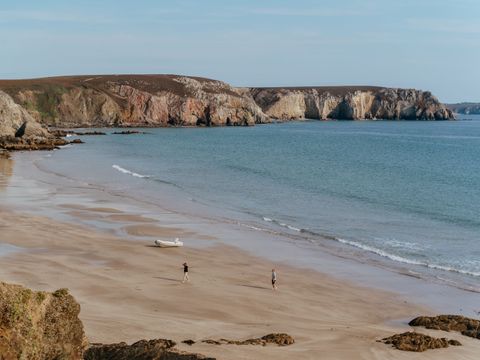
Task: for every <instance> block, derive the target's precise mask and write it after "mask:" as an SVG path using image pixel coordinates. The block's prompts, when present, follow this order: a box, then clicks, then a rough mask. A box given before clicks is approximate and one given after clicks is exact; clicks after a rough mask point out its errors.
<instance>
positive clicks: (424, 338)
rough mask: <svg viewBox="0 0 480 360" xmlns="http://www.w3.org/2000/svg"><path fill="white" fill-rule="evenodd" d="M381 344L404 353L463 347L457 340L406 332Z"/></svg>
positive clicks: (384, 340)
mask: <svg viewBox="0 0 480 360" xmlns="http://www.w3.org/2000/svg"><path fill="white" fill-rule="evenodd" d="M381 342H383V343H385V344H389V345H392V346H393V347H394V348H396V349H398V350H403V351H415V352H423V351H426V350H429V349H441V348H446V347H448V346H449V345H452V346H461V345H462V344H461V343H460V342H458V341H456V340H447V339H445V338H434V337H431V336H428V335H424V334H420V333H416V332H405V333H402V334H395V335H393V336H390V337H387V338H385V339H382V340H381Z"/></svg>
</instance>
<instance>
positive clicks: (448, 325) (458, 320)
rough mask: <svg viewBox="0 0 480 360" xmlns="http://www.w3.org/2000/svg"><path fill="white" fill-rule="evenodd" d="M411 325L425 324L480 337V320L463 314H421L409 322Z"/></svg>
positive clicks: (476, 337)
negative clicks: (431, 315)
mask: <svg viewBox="0 0 480 360" xmlns="http://www.w3.org/2000/svg"><path fill="white" fill-rule="evenodd" d="M408 325H410V326H423V327H425V328H427V329H433V330H443V331H458V332H460V333H461V334H462V335H465V336H469V337H472V338H475V339H480V321H479V320H475V319H470V318H467V317H464V316H461V315H439V316H433V317H429V316H420V317H417V318H415V319H413V320H412V321H410V322H409V323H408Z"/></svg>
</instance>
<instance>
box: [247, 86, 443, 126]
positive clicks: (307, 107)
mask: <svg viewBox="0 0 480 360" xmlns="http://www.w3.org/2000/svg"><path fill="white" fill-rule="evenodd" d="M250 94H251V96H252V98H253V100H254V101H255V102H256V103H257V104H258V105H259V106H260V107H261V108H262V110H263V111H264V113H265V114H266V115H267V116H269V117H272V118H278V119H302V118H309V119H322V120H325V119H344V120H361V119H388V120H448V119H453V113H452V112H451V111H450V110H449V109H447V108H446V107H445V106H444V105H443V104H441V103H440V102H439V101H438V99H437V98H436V97H435V96H433V95H432V94H431V93H430V92H428V91H421V90H415V89H393V88H381V87H369V86H360V87H312V88H253V89H250Z"/></svg>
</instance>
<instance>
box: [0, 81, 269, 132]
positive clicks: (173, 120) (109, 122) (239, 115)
mask: <svg viewBox="0 0 480 360" xmlns="http://www.w3.org/2000/svg"><path fill="white" fill-rule="evenodd" d="M0 88H2V89H4V90H5V91H6V92H8V93H9V94H10V95H11V96H12V97H13V98H14V99H15V100H16V102H17V103H18V104H20V105H21V106H23V107H24V108H25V109H27V110H28V111H29V113H30V114H31V115H32V116H33V117H34V118H35V119H36V120H38V121H40V122H42V123H43V124H46V125H48V126H57V127H89V126H169V125H170V126H199V125H206V126H215V125H218V126H222V125H254V124H255V123H265V122H268V121H269V119H268V117H267V116H265V114H264V113H263V112H262V110H261V109H260V107H259V106H258V105H257V104H255V102H254V101H253V100H252V99H251V98H250V97H246V96H243V95H242V94H240V93H239V92H238V91H237V90H236V89H235V88H233V87H231V86H230V85H228V84H226V83H224V82H221V81H216V80H209V79H204V78H197V77H186V76H176V75H121V76H120V75H119V76H115V75H107V76H93V77H88V76H75V77H58V78H45V79H35V80H13V81H0Z"/></svg>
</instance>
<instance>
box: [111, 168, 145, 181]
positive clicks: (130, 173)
mask: <svg viewBox="0 0 480 360" xmlns="http://www.w3.org/2000/svg"><path fill="white" fill-rule="evenodd" d="M112 168H114V169H115V170H118V171H120V172H121V173H124V174H128V175H131V176H135V177H138V178H149V176H148V175H142V174H138V173H136V172H133V171H130V170H127V169H125V168H122V167H121V166H119V165H112Z"/></svg>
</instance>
